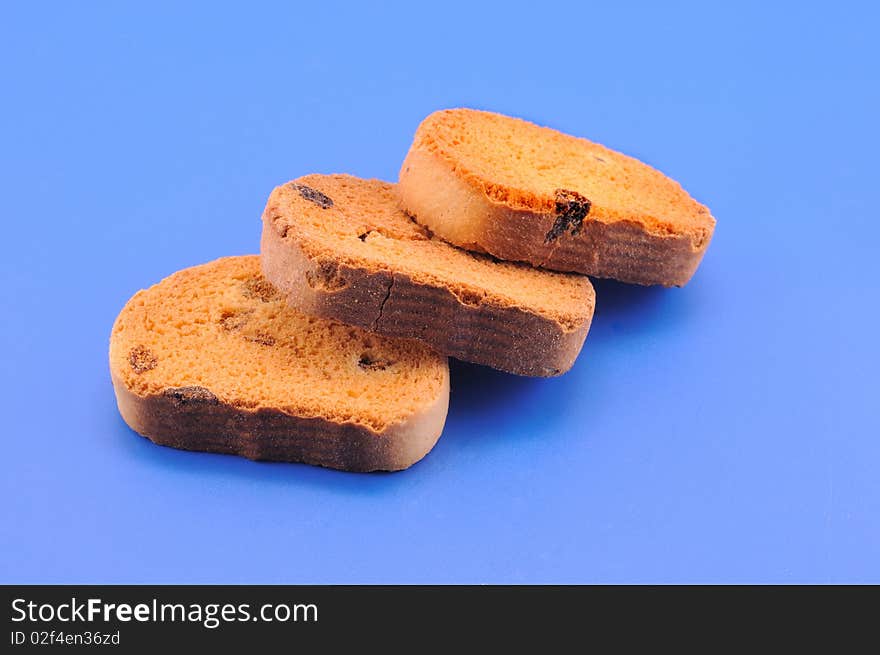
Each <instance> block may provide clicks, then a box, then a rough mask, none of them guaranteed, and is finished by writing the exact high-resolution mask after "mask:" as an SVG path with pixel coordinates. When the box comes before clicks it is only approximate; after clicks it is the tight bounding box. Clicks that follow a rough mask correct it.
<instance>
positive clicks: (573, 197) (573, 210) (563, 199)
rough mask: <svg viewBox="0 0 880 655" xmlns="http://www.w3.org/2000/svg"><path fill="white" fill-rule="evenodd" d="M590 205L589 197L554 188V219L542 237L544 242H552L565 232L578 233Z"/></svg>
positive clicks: (574, 234)
mask: <svg viewBox="0 0 880 655" xmlns="http://www.w3.org/2000/svg"><path fill="white" fill-rule="evenodd" d="M590 206H591V203H590V201H589V199H588V198H586V197H584V196H582V195H581V194H579V193H578V192H577V191H568V190H567V189H556V220H555V221H554V222H553V227H551V228H550V231H549V232H547V235H546V236H545V237H544V243H552V242H553V241H556V239H558V238H559V237H560V236H562V235H563V234H565V233H566V232H569V233H570V234H571V235H572V236H577V235H578V234H580V231H581V226H582V225H583V223H584V219H585V218H586V217H587V214H589V213H590Z"/></svg>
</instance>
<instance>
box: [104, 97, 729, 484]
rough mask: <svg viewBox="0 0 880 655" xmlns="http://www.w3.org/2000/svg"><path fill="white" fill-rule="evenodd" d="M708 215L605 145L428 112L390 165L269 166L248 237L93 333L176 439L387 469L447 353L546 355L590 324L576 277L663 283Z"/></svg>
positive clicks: (124, 409) (536, 363)
mask: <svg viewBox="0 0 880 655" xmlns="http://www.w3.org/2000/svg"><path fill="white" fill-rule="evenodd" d="M714 225H715V220H714V219H713V218H712V216H711V214H710V213H709V210H708V209H707V208H706V207H704V206H703V205H701V204H699V203H698V202H696V201H695V200H693V199H692V198H691V197H690V196H689V195H688V194H687V193H686V192H685V191H684V190H683V189H682V188H681V186H679V185H678V183H676V182H674V181H673V180H671V179H669V178H667V177H665V176H664V175H663V174H662V173H660V172H659V171H657V170H655V169H653V168H651V167H649V166H647V165H646V164H643V163H641V162H639V161H637V160H635V159H632V158H630V157H627V156H625V155H622V154H620V153H617V152H614V151H612V150H609V149H608V148H605V147H603V146H600V145H598V144H595V143H592V142H590V141H587V140H585V139H580V138H576V137H573V136H568V135H565V134H561V133H559V132H556V131H554V130H551V129H549V128H545V127H539V126H537V125H533V124H532V123H528V122H526V121H523V120H519V119H515V118H510V117H507V116H502V115H500V114H493V113H489V112H482V111H476V110H471V109H454V110H446V111H440V112H436V113H434V114H432V115H431V116H429V117H428V118H426V119H425V120H424V121H423V123H422V124H421V125H420V126H419V128H418V130H417V132H416V135H415V139H414V141H413V144H412V147H411V149H410V151H409V153H408V154H407V155H406V158H405V160H404V162H403V165H402V167H401V171H400V179H399V182H398V184H397V185H394V184H390V183H387V182H382V181H379V180H364V179H360V178H356V177H352V176H349V175H306V176H304V177H300V178H297V179H296V180H294V181H292V182H288V183H286V184H282V185H281V186H278V187H277V188H276V189H275V190H274V191H272V193H271V195H270V196H269V200H268V203H267V205H266V209H265V211H264V213H263V234H262V242H261V253H260V256H259V257H256V256H248V257H230V258H225V259H220V260H217V261H215V262H211V263H209V264H204V265H201V266H196V267H194V268H190V269H186V270H184V271H180V272H178V273H175V274H173V275H171V276H170V277H169V278H166V279H165V280H163V281H162V282H160V283H159V284H157V285H155V286H153V287H150V288H149V289H147V290H145V291H140V292H138V293H137V294H135V296H134V297H133V298H132V299H131V300H129V302H128V303H127V304H126V306H125V308H124V309H123V310H122V312H121V313H120V315H119V317H118V318H117V319H116V323H115V324H114V327H113V332H112V335H111V339H110V369H111V377H112V380H113V385H114V388H115V390H116V396H117V403H118V405H119V410H120V413H121V414H122V416H123V418H124V419H125V421H126V422H127V423H128V424H129V425H130V426H131V427H132V428H133V429H134V430H136V431H137V432H139V433H140V434H143V435H144V436H146V437H148V438H150V439H151V440H153V441H155V442H156V443H159V444H163V445H169V446H174V447H177V448H183V449H188V450H202V451H212V452H221V453H233V454H238V455H243V456H245V457H249V458H251V459H268V460H280V461H297V462H305V463H309V464H316V465H320V466H327V467H331V468H337V469H343V470H350V471H373V470H400V469H404V468H407V467H408V466H410V465H412V464H413V463H415V462H416V461H418V460H419V459H421V458H422V457H423V456H424V455H425V454H426V453H427V452H428V451H430V449H431V448H432V447H433V445H434V443H435V442H436V441H437V439H438V438H439V436H440V433H441V432H442V429H443V424H444V422H445V418H446V410H447V406H448V402H449V369H448V365H447V360H446V357H447V356H451V357H455V358H458V359H461V360H465V361H469V362H474V363H477V364H482V365H485V366H491V367H493V368H496V369H499V370H502V371H506V372H508V373H514V374H517V375H528V376H542V377H546V376H555V375H561V374H563V373H565V372H566V371H567V370H568V369H570V368H571V366H572V365H573V363H574V361H575V359H576V358H577V356H578V354H579V352H580V350H581V348H582V346H583V344H584V340H585V339H586V336H587V332H588V331H589V327H590V321H591V319H592V316H593V309H594V306H595V302H596V297H595V293H594V290H593V287H592V285H591V284H590V281H589V277H588V276H590V275H592V276H596V277H607V278H613V279H617V280H620V281H623V282H629V283H636V284H660V285H664V286H682V285H684V284H686V283H687V282H688V281H689V280H690V278H691V277H692V276H693V274H694V272H695V270H696V268H697V266H698V265H699V262H700V260H701V259H702V256H703V254H704V253H705V251H706V248H707V246H708V244H709V241H710V240H711V237H712V232H713V229H714ZM599 302H601V298H599Z"/></svg>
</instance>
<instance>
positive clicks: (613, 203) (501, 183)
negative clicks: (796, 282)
mask: <svg viewBox="0 0 880 655" xmlns="http://www.w3.org/2000/svg"><path fill="white" fill-rule="evenodd" d="M398 190H399V193H400V199H401V203H402V206H403V208H404V209H405V210H406V211H407V212H408V213H409V214H410V215H412V216H414V217H415V218H416V220H417V221H418V222H419V223H421V224H422V225H424V226H426V227H428V228H430V229H431V230H432V231H433V232H434V233H435V234H437V236H440V237H442V238H443V239H446V240H447V241H449V242H451V243H454V244H456V245H458V246H461V247H463V248H468V249H470V250H475V251H479V252H486V253H489V254H491V255H493V256H495V257H498V258H500V259H505V260H511V261H522V262H528V263H530V264H532V265H533V266H540V267H544V268H548V269H553V270H558V271H574V272H577V273H584V274H587V275H594V276H596V277H605V278H614V279H616V280H620V281H623V282H630V283H635V284H662V285H665V286H681V285H684V284H685V283H686V282H687V281H688V280H690V279H691V276H692V275H693V274H694V271H695V270H696V268H697V265H698V264H699V263H700V260H701V259H702V257H703V253H704V252H705V251H706V248H707V246H708V245H709V240H710V239H711V238H712V231H713V230H714V228H715V219H714V218H712V216H711V215H710V213H709V210H708V209H707V208H706V207H704V206H703V205H701V204H700V203H698V202H697V201H696V200H694V199H693V198H691V197H690V196H689V195H688V194H687V193H686V192H685V191H684V190H683V189H682V188H681V186H680V185H679V184H678V183H677V182H675V181H673V180H671V179H669V178H668V177H666V176H665V175H663V174H662V173H660V172H659V171H657V170H655V169H654V168H651V167H650V166H648V165H647V164H643V163H642V162H640V161H638V160H636V159H633V158H632V157H627V156H626V155H622V154H620V153H618V152H614V151H613V150H609V149H608V148H605V147H603V146H601V145H599V144H597V143H592V142H590V141H587V140H586V139H579V138H576V137H573V136H569V135H567V134H562V133H560V132H557V131H555V130H552V129H549V128H546V127H539V126H537V125H534V124H533V123H529V122H527V121H523V120H520V119H517V118H510V117H508V116H502V115H500V114H494V113H490V112H484V111H476V110H472V109H450V110H445V111H438V112H435V113H433V114H431V115H430V116H428V118H426V119H425V120H424V121H423V122H422V124H421V125H420V126H419V128H418V130H417V131H416V135H415V139H414V141H413V144H412V147H411V148H410V151H409V154H408V155H407V157H406V160H405V161H404V162H403V166H402V167H401V169H400V181H399V185H398Z"/></svg>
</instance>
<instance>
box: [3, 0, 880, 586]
mask: <svg viewBox="0 0 880 655" xmlns="http://www.w3.org/2000/svg"><path fill="white" fill-rule="evenodd" d="M247 4H250V3H247ZM318 4H322V3H312V5H311V6H310V7H309V8H308V9H307V10H305V11H295V10H292V9H284V8H282V7H280V6H266V5H261V6H259V7H249V8H248V9H247V10H242V11H239V12H237V13H233V12H231V11H228V10H226V9H222V8H219V7H217V6H210V7H209V6H206V7H203V8H201V9H198V10H197V9H180V8H173V6H172V5H168V6H161V5H155V4H153V3H147V4H146V5H144V4H143V3H141V5H136V7H135V8H127V9H124V8H121V7H119V6H115V4H114V3H108V4H106V5H105V6H103V7H102V8H100V9H96V8H92V9H88V10H87V9H84V8H81V7H78V6H76V7H75V6H73V5H72V4H71V5H68V3H58V4H57V5H56V6H54V7H51V6H37V3H21V6H19V7H11V6H6V7H5V8H4V9H3V11H2V14H3V15H2V18H0V71H2V78H0V81H2V86H0V88H2V92H3V101H2V103H0V135H2V141H0V148H2V158H0V185H2V193H0V208H2V217H3V230H4V238H3V257H2V259H0V268H2V273H3V284H2V286H0V298H2V302H3V305H2V306H3V309H4V317H3V321H2V327H0V352H2V353H3V355H2V368H3V377H2V389H0V397H2V398H3V404H4V409H5V412H4V414H5V415H4V422H3V441H4V446H5V449H4V454H3V460H4V462H3V464H2V470H3V473H2V478H0V485H2V486H0V507H2V515H0V552H2V553H3V556H2V558H0V582H235V583H246V582H592V581H604V582H847V581H848V582H858V581H873V582H880V557H878V553H880V515H878V511H880V475H878V469H880V429H878V428H880V426H878V419H877V395H878V383H877V371H878V364H880V361H878V359H880V357H878V354H880V352H878V351H880V347H878V329H877V319H878V295H880V294H878V290H877V280H878V274H880V270H878V262H877V260H878V245H877V244H878V239H880V221H878V218H877V211H878V210H877V207H878V201H877V192H878V176H880V173H878V164H877V162H878V159H877V152H878V150H880V142H878V141H880V139H878V134H880V130H878V126H877V117H878V115H880V90H878V87H880V83H878V77H880V72H878V70H880V48H878V45H877V43H878V42H877V38H876V25H877V20H878V12H877V9H876V8H872V7H871V5H870V4H869V3H864V4H862V5H856V4H849V3H845V2H835V3H829V4H828V5H827V6H819V5H811V4H809V3H802V2H799V3H795V4H792V5H791V6H788V7H786V6H784V5H777V6H776V7H775V8H774V7H772V6H769V5H770V3H760V4H755V5H747V4H742V3H733V4H732V5H731V6H730V7H729V8H727V9H718V8H716V7H713V6H712V5H713V4H714V3H695V4H694V5H693V6H690V7H686V6H682V5H678V4H676V5H675V6H669V5H668V4H667V3H646V4H644V5H627V6H622V4H623V3H595V4H593V6H589V7H588V6H584V5H580V4H578V7H577V8H575V7H563V6H556V5H554V3H552V2H542V3H540V11H539V13H535V10H534V9H533V10H532V11H529V10H527V9H525V8H520V7H518V6H515V5H510V4H509V5H506V8H504V9H497V8H496V9H487V8H483V7H481V6H479V4H478V3H464V4H461V5H457V4H454V3H443V4H436V3H435V4H430V5H428V6H427V7H428V8H427V9H421V8H418V7H416V6H415V5H417V4H418V3H407V4H406V5H402V6H400V7H397V8H387V9H383V10H368V9H363V8H361V9H353V8H344V7H331V8H326V9H323V10H321V9H316V8H315V5H318ZM610 5H614V7H611V6H610ZM23 7H27V8H23ZM146 7H150V9H149V10H148V9H146ZM453 106H473V107H478V108H486V109H493V110H497V111H501V112H505V113H510V114H515V115H519V116H523V117H526V118H530V119H532V120H536V121H538V122H541V123H544V124H549V125H552V126H554V127H557V128H560V129H563V130H565V131H568V132H571V133H574V134H578V135H583V136H586V137H589V138H592V139H594V140H597V141H599V142H602V143H604V144H606V145H609V146H611V147H613V148H616V149H619V150H622V151H623V152H626V153H628V154H632V155H635V156H637V157H639V158H642V159H643V160H645V161H647V162H649V163H651V164H653V165H656V166H658V167H659V168H661V170H663V171H665V172H667V173H669V174H670V175H672V176H673V177H675V178H676V179H678V180H680V181H681V182H682V183H683V185H684V186H685V188H686V189H688V190H689V191H690V192H691V193H692V194H693V195H694V196H695V197H696V198H697V199H699V200H701V201H703V202H705V203H706V204H708V205H709V207H710V208H711V209H712V211H713V214H714V215H715V216H716V217H717V219H718V227H717V230H716V233H715V238H714V241H713V243H712V245H711V247H710V249H709V252H708V254H707V256H706V259H705V261H704V263H703V265H702V267H701V268H700V270H699V271H698V273H697V276H696V278H695V279H694V280H693V282H692V283H691V284H689V285H688V286H687V287H686V288H685V289H673V290H662V289H643V288H633V287H627V286H624V285H620V284H614V283H608V282H599V283H597V285H596V287H597V293H598V310H597V314H596V317H595V321H594V324H593V328H592V332H591V333H590V336H589V338H588V340H587V343H586V346H585V348H584V350H583V354H582V356H581V358H580V359H579V361H578V363H577V365H576V366H575V368H574V369H573V370H572V371H571V372H570V373H569V374H567V375H565V376H564V377H561V378H558V379H553V380H529V379H520V378H515V377H511V376H507V375H503V374H501V373H496V372H493V371H490V370H486V369H481V368H479V367H474V366H468V365H464V364H454V365H453V378H452V383H453V391H452V402H451V409H450V413H449V419H448V423H447V427H446V432H445V434H444V436H443V438H442V439H441V440H440V442H439V444H438V445H437V447H436V449H435V450H434V451H433V452H432V453H431V454H430V455H429V456H428V457H427V458H426V459H425V460H424V461H423V462H422V463H420V464H418V465H417V466H415V467H414V468H412V469H411V470H409V471H406V472H404V473H399V474H393V475H374V476H364V475H354V474H345V473H339V472H333V471H327V470H321V469H314V468H310V467H307V466H300V465H283V464H257V463H252V462H249V461H245V460H241V459H237V458H233V457H223V456H216V455H203V454H193V453H185V452H177V451H174V450H171V449H167V448H160V447H157V446H154V445H152V444H151V443H149V442H148V441H146V440H145V439H142V438H140V437H138V436H136V435H135V434H134V433H133V432H131V431H129V430H128V428H127V427H126V426H125V424H124V423H123V422H122V420H121V418H120V417H119V415H118V413H117V411H116V406H115V402H114V397H113V391H112V388H111V385H110V380H109V375H108V370H107V343H108V337H109V332H110V326H111V324H112V322H113V319H114V317H115V315H116V313H117V312H118V311H119V309H120V308H121V307H122V305H123V304H124V303H125V301H126V300H127V299H128V298H129V297H130V296H131V295H132V294H133V293H134V292H135V291H136V290H137V289H139V288H142V287H145V286H149V285H150V284H152V283H154V282H156V281H158V280H159V279H161V278H162V277H164V276H166V275H168V274H169V273H171V272H173V271H174V270H176V269H179V268H182V267H186V266H190V265H193V264H198V263H202V262H205V261H208V260H211V259H214V258H216V257H219V256H222V255H229V254H240V253H249V252H256V251H257V250H258V245H259V241H258V239H259V228H260V224H259V220H258V219H259V215H260V212H261V210H262V207H263V204H264V202H265V199H266V197H267V194H268V192H269V191H270V189H271V188H272V186H273V185H274V184H276V183H278V182H280V181H285V180H287V179H290V178H292V177H295V176H298V175H302V174H305V173H309V172H328V173H329V172H351V173H354V174H358V175H362V176H376V177H381V178H385V179H395V177H396V174H397V170H398V166H399V164H400V162H401V160H402V158H403V156H404V154H405V152H406V149H407V147H408V144H409V141H410V139H411V137H412V134H413V132H414V130H415V128H416V125H417V124H418V122H419V121H420V120H421V119H422V118H423V117H424V116H425V115H427V114H428V113H429V112H431V111H432V110H434V109H437V108H443V107H453Z"/></svg>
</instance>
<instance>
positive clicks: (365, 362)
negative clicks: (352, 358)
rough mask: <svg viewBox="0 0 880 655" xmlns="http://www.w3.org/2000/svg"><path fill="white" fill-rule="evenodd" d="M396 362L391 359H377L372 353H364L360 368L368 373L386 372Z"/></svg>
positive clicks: (359, 364)
mask: <svg viewBox="0 0 880 655" xmlns="http://www.w3.org/2000/svg"><path fill="white" fill-rule="evenodd" d="M393 363H394V362H392V361H391V360H389V359H383V358H381V357H375V356H374V355H373V354H372V353H362V354H361V358H360V359H359V360H358V366H360V367H361V368H362V369H364V370H366V371H384V370H385V369H386V368H388V367H389V366H391V365H392V364H393Z"/></svg>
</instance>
